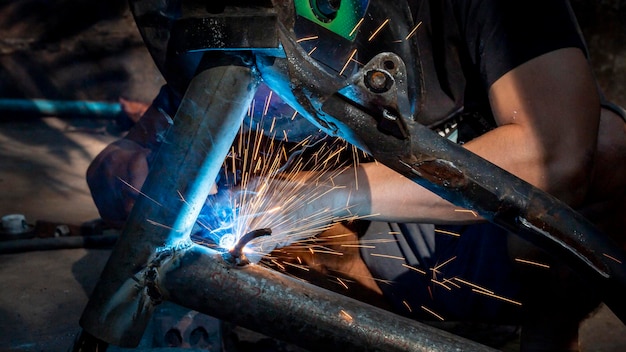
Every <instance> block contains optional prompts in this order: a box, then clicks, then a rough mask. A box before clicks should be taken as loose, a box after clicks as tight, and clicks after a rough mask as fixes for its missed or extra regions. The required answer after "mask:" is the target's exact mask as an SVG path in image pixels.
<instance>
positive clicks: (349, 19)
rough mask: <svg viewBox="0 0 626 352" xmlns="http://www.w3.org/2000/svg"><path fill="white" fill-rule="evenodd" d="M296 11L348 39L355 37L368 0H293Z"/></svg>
mask: <svg viewBox="0 0 626 352" xmlns="http://www.w3.org/2000/svg"><path fill="white" fill-rule="evenodd" d="M294 3H295V5H296V13H297V14H298V15H300V16H302V17H304V18H306V19H308V20H309V21H312V22H314V23H316V24H317V25H320V26H322V27H324V28H326V29H328V30H329V31H331V32H333V33H335V34H337V35H339V36H341V37H344V38H346V39H348V40H350V41H352V40H354V38H356V32H357V30H356V29H357V25H359V23H360V21H361V19H362V18H363V16H365V11H366V10H367V5H368V4H369V1H368V0H294Z"/></svg>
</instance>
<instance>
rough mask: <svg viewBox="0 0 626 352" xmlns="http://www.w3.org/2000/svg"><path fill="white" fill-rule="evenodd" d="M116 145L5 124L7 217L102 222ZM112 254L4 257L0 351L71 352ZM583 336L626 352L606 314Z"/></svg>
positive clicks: (2, 178) (0, 201)
mask: <svg viewBox="0 0 626 352" xmlns="http://www.w3.org/2000/svg"><path fill="white" fill-rule="evenodd" d="M112 132H113V133H112ZM116 138H117V135H116V133H115V125H114V124H113V123H112V121H96V120H67V119H57V118H39V119H30V120H23V121H15V120H12V121H6V120H5V121H3V122H1V123H0V160H2V162H1V163H0V215H6V214H12V213H19V214H24V215H25V216H26V219H27V222H28V223H29V224H31V225H34V224H36V223H53V224H67V225H81V224H84V223H89V222H91V221H92V220H95V219H98V213H97V211H96V208H95V206H94V204H93V202H92V200H91V197H90V195H89V191H88V189H87V186H86V183H85V180H84V174H85V170H86V168H87V166H88V164H89V162H90V161H91V160H92V158H93V157H94V156H95V155H96V154H97V153H98V152H99V151H100V150H101V149H102V148H103V147H104V146H105V145H106V144H108V143H110V142H111V141H113V140H114V139H116ZM70 228H75V227H72V226H70ZM109 253H110V250H109V249H106V248H105V249H62V250H48V251H30V252H25V253H14V254H0V282H1V284H0V351H4V352H18V351H19V352H24V351H50V352H55V351H66V350H67V349H68V348H69V347H70V346H71V344H72V341H73V339H74V337H75V335H76V333H77V332H78V331H79V325H78V321H79V318H80V315H81V313H82V309H83V307H84V305H85V303H86V302H87V299H88V296H89V293H90V292H91V290H92V289H93V287H94V285H95V283H96V281H97V278H98V276H99V273H100V270H101V269H102V268H103V266H104V264H105V262H106V260H107V258H108V255H109ZM154 331H157V330H152V332H154ZM581 335H582V346H583V351H597V352H600V351H604V352H618V351H624V350H625V349H626V326H624V325H623V324H622V323H621V322H620V321H619V320H618V319H617V318H616V317H615V316H614V315H613V314H612V313H611V311H610V310H608V309H607V308H606V307H603V308H602V309H600V311H599V312H598V313H597V314H596V315H595V316H594V317H593V318H591V319H589V320H588V321H587V322H585V323H584V324H583V326H582V328H581ZM160 337H163V336H160Z"/></svg>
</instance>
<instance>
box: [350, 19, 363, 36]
mask: <svg viewBox="0 0 626 352" xmlns="http://www.w3.org/2000/svg"><path fill="white" fill-rule="evenodd" d="M363 20H365V17H361V19H360V20H359V22H358V23H357V24H356V26H354V28H352V30H351V31H350V34H348V37H351V36H352V35H353V34H354V32H356V30H357V29H358V28H359V27H361V24H362V23H363Z"/></svg>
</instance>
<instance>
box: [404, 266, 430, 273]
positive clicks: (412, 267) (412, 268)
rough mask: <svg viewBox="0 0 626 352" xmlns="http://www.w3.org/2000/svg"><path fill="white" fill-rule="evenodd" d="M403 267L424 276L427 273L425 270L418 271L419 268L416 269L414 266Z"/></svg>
mask: <svg viewBox="0 0 626 352" xmlns="http://www.w3.org/2000/svg"><path fill="white" fill-rule="evenodd" d="M402 266H403V267H405V268H407V269H411V270H413V271H417V272H418V273H420V274H422V275H426V272H425V271H424V270H422V269H418V268H416V267H414V266H411V265H406V264H402Z"/></svg>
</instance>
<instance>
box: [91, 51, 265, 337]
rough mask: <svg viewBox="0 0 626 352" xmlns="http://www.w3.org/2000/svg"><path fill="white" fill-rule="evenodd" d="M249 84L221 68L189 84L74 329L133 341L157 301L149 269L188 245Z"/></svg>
mask: <svg viewBox="0 0 626 352" xmlns="http://www.w3.org/2000/svg"><path fill="white" fill-rule="evenodd" d="M257 83H258V79H257V77H256V76H255V74H254V72H253V70H251V69H250V68H248V67H243V66H234V65H231V64H230V63H228V64H227V65H226V66H218V67H213V68H209V69H207V70H204V71H202V72H200V73H199V74H197V75H196V76H195V77H194V78H193V80H192V81H191V83H190V84H189V88H188V89H187V92H186V93H185V96H184V98H183V100H182V103H181V106H180V107H179V109H178V111H177V113H176V116H175V119H174V125H173V126H172V128H171V129H170V130H169V131H168V133H167V135H166V138H165V141H164V142H163V145H162V146H161V148H160V150H159V152H158V155H157V156H156V159H155V161H154V164H153V165H152V167H151V171H150V173H149V175H148V177H147V179H146V181H145V183H144V186H143V188H142V190H141V196H140V197H138V199H137V201H136V203H135V206H134V207H133V210H132V212H131V214H130V215H129V219H128V220H127V223H126V226H125V227H124V229H123V231H122V234H121V236H120V240H119V241H118V243H117V245H116V247H115V249H114V250H113V252H112V254H111V257H110V259H109V261H108V263H107V265H106V266H105V268H104V271H103V272H102V274H101V277H100V281H99V282H98V284H97V286H96V287H95V290H94V292H93V294H92V296H91V298H90V299H89V302H88V304H87V306H86V308H85V310H84V312H83V315H82V317H81V320H80V324H81V326H82V327H83V328H84V329H85V330H86V331H87V332H89V333H90V334H92V335H93V336H95V337H97V338H99V339H101V340H104V341H106V342H109V343H111V344H114V345H119V346H128V347H135V346H136V345H137V344H138V343H139V341H140V340H141V336H142V335H143V332H144V330H145V328H146V326H147V323H148V320H149V318H150V316H151V312H152V311H153V309H154V306H155V305H156V304H158V303H159V302H161V299H162V297H161V293H160V292H159V287H158V285H157V283H156V282H154V280H155V279H156V276H155V270H156V267H158V263H159V262H160V260H162V258H165V257H166V254H167V253H169V252H170V251H171V250H172V249H173V248H184V247H186V246H190V245H191V241H190V239H189V233H190V231H191V229H192V227H193V225H194V223H195V221H196V219H197V217H198V214H199V212H200V210H201V208H202V205H203V204H204V202H205V201H206V198H207V196H208V194H209V191H210V189H211V187H212V186H213V184H214V181H215V179H216V177H217V175H218V173H219V169H220V167H221V165H222V163H223V161H224V159H225V157H226V155H227V153H228V150H229V148H230V146H231V144H232V142H233V140H234V138H235V135H236V133H237V131H238V129H239V126H240V124H241V122H242V120H243V117H244V116H245V114H246V111H247V108H248V106H249V105H250V103H251V101H252V99H253V97H254V93H255V92H256V87H257ZM188 284H189V285H192V284H193V283H192V282H190V283H188Z"/></svg>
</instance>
